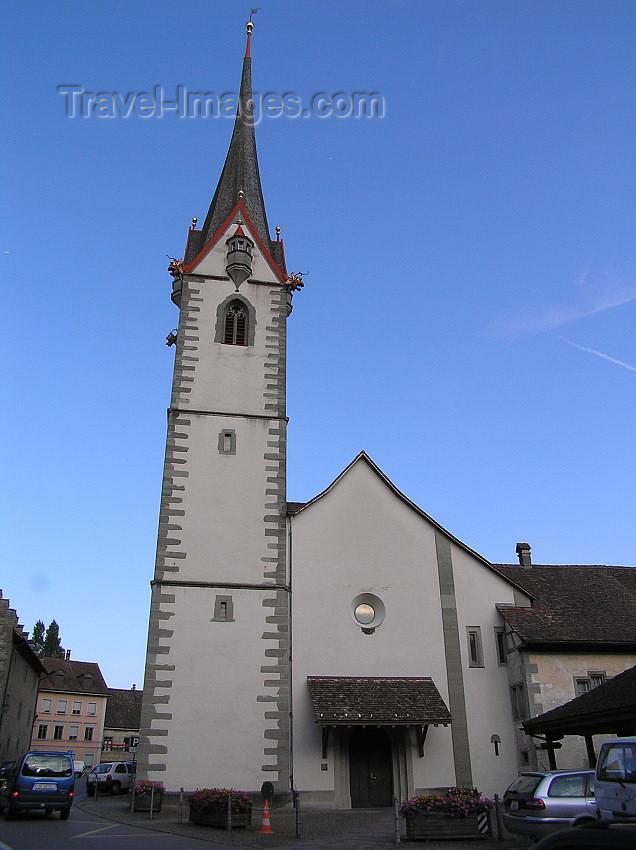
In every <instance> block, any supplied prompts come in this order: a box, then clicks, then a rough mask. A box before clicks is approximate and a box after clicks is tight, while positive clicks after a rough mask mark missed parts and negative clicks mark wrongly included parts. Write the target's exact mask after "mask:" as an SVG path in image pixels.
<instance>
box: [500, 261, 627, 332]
mask: <svg viewBox="0 0 636 850" xmlns="http://www.w3.org/2000/svg"><path fill="white" fill-rule="evenodd" d="M599 277H600V279H599ZM607 278H608V274H601V275H600V276H598V275H597V276H593V275H591V273H590V270H589V269H585V270H584V271H583V272H582V273H581V274H580V275H579V278H578V280H577V281H576V282H575V284H574V287H573V288H574V290H575V291H574V294H573V297H572V299H571V301H570V303H568V304H561V305H553V306H550V307H547V308H543V309H539V310H536V311H531V310H530V309H526V311H525V312H524V315H523V317H520V316H516V317H515V318H510V319H509V320H508V321H507V322H505V325H504V326H503V327H502V333H505V334H512V333H542V332H544V331H553V330H556V328H560V327H563V326H564V325H568V324H570V323H571V322H574V321H576V320H577V319H585V318H587V317H588V316H594V315H595V314H596V313H603V312H605V310H611V309H612V308H614V307H620V306H622V305H623V304H629V303H630V302H631V301H634V300H636V286H635V285H634V284H633V283H632V282H631V281H630V282H629V283H624V282H622V281H621V282H618V281H615V280H612V281H608V280H607Z"/></svg>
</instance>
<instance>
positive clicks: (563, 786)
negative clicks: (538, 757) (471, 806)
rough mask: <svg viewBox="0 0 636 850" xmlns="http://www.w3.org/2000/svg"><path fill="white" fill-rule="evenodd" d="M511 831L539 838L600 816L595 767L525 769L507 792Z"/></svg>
mask: <svg viewBox="0 0 636 850" xmlns="http://www.w3.org/2000/svg"><path fill="white" fill-rule="evenodd" d="M503 803H504V815H503V821H504V825H505V827H506V829H507V830H508V831H509V832H513V833H517V834H519V835H529V836H530V837H531V838H534V839H538V838H542V837H543V836H544V835H548V834H549V833H551V832H555V831H556V830H558V829H565V828H566V827H569V826H573V825H574V824H577V825H578V824H580V823H585V822H587V823H590V822H592V821H595V820H596V802H595V800H594V771H593V770H548V771H543V772H539V771H537V772H530V771H529V772H528V773H522V774H521V775H520V776H518V777H517V778H516V779H515V781H514V782H513V783H512V785H511V786H510V788H508V790H507V791H506V793H505V794H504V796H503Z"/></svg>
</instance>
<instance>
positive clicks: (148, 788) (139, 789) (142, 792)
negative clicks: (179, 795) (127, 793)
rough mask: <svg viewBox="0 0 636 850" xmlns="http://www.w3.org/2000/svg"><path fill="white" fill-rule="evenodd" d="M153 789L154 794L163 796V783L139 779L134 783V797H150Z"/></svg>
mask: <svg viewBox="0 0 636 850" xmlns="http://www.w3.org/2000/svg"><path fill="white" fill-rule="evenodd" d="M153 788H154V789H155V794H163V792H164V791H165V790H166V789H165V786H164V784H163V782H151V781H150V780H149V779H139V780H138V781H137V782H135V796H136V797H150V794H151V793H152V789H153Z"/></svg>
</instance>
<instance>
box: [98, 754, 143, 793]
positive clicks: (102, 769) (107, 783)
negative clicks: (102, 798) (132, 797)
mask: <svg viewBox="0 0 636 850" xmlns="http://www.w3.org/2000/svg"><path fill="white" fill-rule="evenodd" d="M134 778H135V765H134V764H133V763H132V762H131V761H107V762H104V763H103V764H98V765H97V767H94V768H93V769H92V770H91V772H90V773H89V774H88V776H87V777H86V793H87V794H94V793H95V786H96V785H97V790H98V791H110V793H111V794H119V792H120V791H128V789H129V788H130V787H131V786H132V784H133V781H134Z"/></svg>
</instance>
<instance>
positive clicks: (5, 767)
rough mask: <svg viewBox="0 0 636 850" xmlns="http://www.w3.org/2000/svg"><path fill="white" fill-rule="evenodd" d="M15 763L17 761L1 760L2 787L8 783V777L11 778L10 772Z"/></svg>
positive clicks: (0, 776) (0, 785) (0, 784)
mask: <svg viewBox="0 0 636 850" xmlns="http://www.w3.org/2000/svg"><path fill="white" fill-rule="evenodd" d="M14 764H15V761H2V762H0V788H4V786H5V785H6V782H7V779H8V778H9V774H10V773H11V768H12V767H13V765H14Z"/></svg>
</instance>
